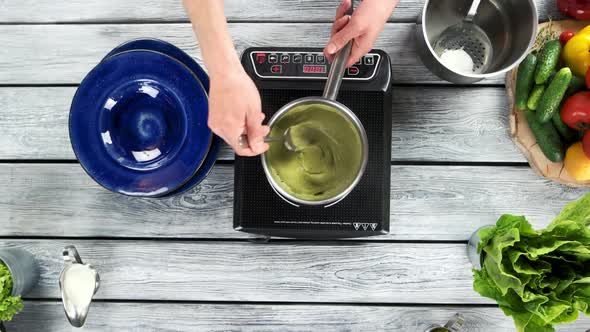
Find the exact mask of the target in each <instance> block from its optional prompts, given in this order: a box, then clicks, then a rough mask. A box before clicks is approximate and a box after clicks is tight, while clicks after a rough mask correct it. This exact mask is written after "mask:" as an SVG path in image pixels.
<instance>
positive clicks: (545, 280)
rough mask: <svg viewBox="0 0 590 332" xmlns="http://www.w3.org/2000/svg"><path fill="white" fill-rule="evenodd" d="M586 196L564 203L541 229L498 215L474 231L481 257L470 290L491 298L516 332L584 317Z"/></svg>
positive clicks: (588, 242) (589, 282)
mask: <svg viewBox="0 0 590 332" xmlns="http://www.w3.org/2000/svg"><path fill="white" fill-rule="evenodd" d="M589 224H590V194H587V195H586V196H584V197H583V198H581V199H580V200H578V201H576V202H573V203H571V204H569V205H567V206H566V207H565V208H564V210H563V211H562V213H561V214H560V215H559V216H558V217H557V218H556V219H555V220H554V221H553V222H552V223H551V224H550V225H549V226H548V227H547V228H546V229H544V230H541V231H536V230H534V229H533V227H532V226H531V225H530V224H529V222H528V221H527V220H526V219H525V218H524V217H521V216H513V215H503V216H502V217H501V218H500V219H499V220H498V221H497V222H496V225H495V226H494V227H490V228H486V229H482V230H481V231H480V232H479V233H478V235H479V237H480V242H479V245H478V251H479V252H480V254H481V255H482V257H483V264H482V269H481V271H477V270H474V271H473V273H474V284H473V288H474V289H475V291H477V292H478V293H479V294H481V295H482V296H485V297H488V298H491V299H494V300H495V301H496V302H497V303H498V305H499V306H500V308H501V309H502V311H504V313H505V314H506V315H508V316H511V317H512V318H513V319H514V322H515V325H516V328H517V330H518V331H520V332H544V331H555V330H554V328H553V325H555V324H562V323H568V322H572V321H574V320H576V319H577V318H578V315H579V312H582V313H583V314H586V315H589V316H590V229H588V227H587V226H588V225H589Z"/></svg>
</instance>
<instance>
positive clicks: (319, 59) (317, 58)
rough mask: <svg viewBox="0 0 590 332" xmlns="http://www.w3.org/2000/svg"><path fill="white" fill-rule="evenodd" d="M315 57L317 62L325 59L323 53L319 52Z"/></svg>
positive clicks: (322, 61)
mask: <svg viewBox="0 0 590 332" xmlns="http://www.w3.org/2000/svg"><path fill="white" fill-rule="evenodd" d="M315 59H316V61H317V62H318V63H324V62H325V61H326V57H325V56H324V55H323V54H319V55H318V56H316V58H315Z"/></svg>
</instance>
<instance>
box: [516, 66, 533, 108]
mask: <svg viewBox="0 0 590 332" xmlns="http://www.w3.org/2000/svg"><path fill="white" fill-rule="evenodd" d="M536 66H537V57H536V56H535V55H534V54H529V55H527V57H526V58H524V60H523V61H522V63H521V64H520V66H518V74H517V75H516V93H515V100H516V108H518V109H521V110H523V109H525V108H526V103H527V99H528V98H529V92H531V89H532V87H533V84H534V81H535V79H534V77H535V67H536Z"/></svg>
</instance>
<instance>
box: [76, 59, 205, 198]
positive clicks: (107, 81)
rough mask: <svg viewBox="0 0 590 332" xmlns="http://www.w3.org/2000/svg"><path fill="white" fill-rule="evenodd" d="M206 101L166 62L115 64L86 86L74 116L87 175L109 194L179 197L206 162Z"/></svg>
mask: <svg viewBox="0 0 590 332" xmlns="http://www.w3.org/2000/svg"><path fill="white" fill-rule="evenodd" d="M207 111H208V106H207V93H206V91H205V90H204V89H203V87H202V85H201V83H200V81H199V79H198V77H197V76H196V75H195V74H194V73H193V72H192V71H191V70H190V69H188V68H187V67H186V66H185V65H184V64H183V63H182V62H180V61H178V60H176V59H175V58H172V57H170V56H168V55H166V54H163V53H160V52H155V51H148V50H134V51H126V52H122V53H118V54H116V55H113V56H110V57H108V58H106V59H105V60H104V61H102V62H101V63H100V64H99V65H98V66H96V67H95V68H94V69H93V70H92V71H91V72H90V73H89V74H88V75H87V76H86V78H85V79H84V80H83V81H82V83H81V85H80V87H79V88H78V90H77V91H76V95H75V96H74V99H73V101H72V106H71V109H70V140H71V143H72V147H73V149H74V152H75V154H76V157H77V158H78V160H79V161H80V164H81V165H82V167H83V168H84V169H85V170H86V172H87V173H88V174H89V175H90V176H91V177H92V178H93V179H94V180H95V181H96V182H98V183H99V184H101V185H103V186H104V187H105V188H107V189H109V190H112V191H114V192H118V193H121V194H125V195H130V196H144V197H159V196H164V195H167V194H170V193H172V192H174V191H176V190H179V189H180V188H181V187H183V186H184V185H185V184H187V183H188V182H189V181H190V180H191V179H192V177H193V176H194V175H195V174H196V173H197V170H199V168H200V166H201V165H202V164H203V163H204V161H205V158H206V157H207V155H208V153H209V150H210V147H211V144H212V140H213V134H212V133H211V131H210V130H209V128H208V127H207Z"/></svg>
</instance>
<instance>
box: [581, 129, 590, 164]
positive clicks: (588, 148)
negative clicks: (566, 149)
mask: <svg viewBox="0 0 590 332" xmlns="http://www.w3.org/2000/svg"><path fill="white" fill-rule="evenodd" d="M582 148H583V149H584V154H585V155H586V157H588V159H590V130H589V131H587V132H586V133H585V134H584V139H583V140H582Z"/></svg>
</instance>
